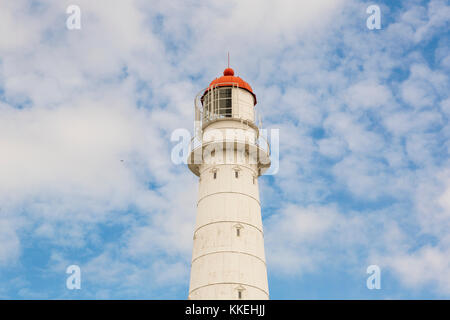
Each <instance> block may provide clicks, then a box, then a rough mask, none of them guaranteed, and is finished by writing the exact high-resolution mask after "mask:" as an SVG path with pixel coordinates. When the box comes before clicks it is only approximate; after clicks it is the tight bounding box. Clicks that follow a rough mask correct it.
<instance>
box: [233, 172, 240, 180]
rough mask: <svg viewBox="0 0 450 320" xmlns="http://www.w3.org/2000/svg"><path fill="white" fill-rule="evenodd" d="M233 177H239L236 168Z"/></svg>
mask: <svg viewBox="0 0 450 320" xmlns="http://www.w3.org/2000/svg"><path fill="white" fill-rule="evenodd" d="M234 177H235V178H236V179H237V178H239V171H237V170H236V171H235V172H234Z"/></svg>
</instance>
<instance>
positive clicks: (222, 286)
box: [188, 89, 269, 300]
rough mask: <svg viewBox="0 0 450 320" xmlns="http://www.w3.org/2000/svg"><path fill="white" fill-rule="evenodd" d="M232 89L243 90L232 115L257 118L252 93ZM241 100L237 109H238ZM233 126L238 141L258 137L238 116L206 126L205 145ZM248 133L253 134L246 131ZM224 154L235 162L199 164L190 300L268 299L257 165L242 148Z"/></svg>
mask: <svg viewBox="0 0 450 320" xmlns="http://www.w3.org/2000/svg"><path fill="white" fill-rule="evenodd" d="M233 90H239V94H235V92H233V114H239V115H240V118H243V117H245V118H246V119H248V120H250V119H251V120H253V119H254V111H253V110H254V106H253V97H252V96H251V94H250V93H248V92H247V91H245V90H242V89H233ZM238 101H239V102H240V103H239V110H235V109H234V108H235V107H236V105H235V103H236V102H238ZM230 129H232V130H231V132H234V134H232V136H231V138H234V139H237V140H239V139H240V138H241V137H242V135H243V134H244V135H247V136H250V137H251V136H256V135H257V132H256V130H257V129H255V128H254V127H252V126H248V125H245V124H243V123H242V122H241V121H240V120H238V119H235V120H233V119H226V120H219V121H215V122H212V123H210V124H209V125H208V126H207V127H206V128H204V132H203V135H204V137H205V139H204V140H203V143H204V144H205V143H207V142H211V141H217V140H218V139H217V137H214V135H212V137H211V135H210V137H209V139H208V138H207V136H208V134H209V132H211V131H212V130H222V131H225V130H228V132H227V134H228V139H229V138H230ZM248 131H250V132H251V133H252V134H250V135H248V134H246V133H248ZM233 135H234V136H233ZM216 136H217V135H216ZM238 136H239V138H238ZM250 143H252V142H251V141H250ZM218 146H219V147H221V146H222V144H218ZM226 152H231V153H232V154H231V155H232V157H231V159H235V160H234V161H232V162H227V163H223V161H219V159H217V158H216V157H215V155H214V157H208V158H207V159H206V160H205V161H204V163H202V164H201V165H200V179H199V194H198V202H197V219H196V227H195V232H194V246H193V252H192V265H191V280H190V288H189V297H188V298H189V299H221V300H223V299H230V300H234V299H239V293H238V292H239V291H241V299H268V298H269V289H268V283H267V270H266V262H265V254H264V234H263V226H262V219H261V206H260V202H259V187H258V164H257V163H256V162H254V163H251V162H250V161H248V160H249V158H248V154H247V153H246V152H245V151H244V150H243V149H242V150H235V149H233V150H231V151H230V150H228V151H227V150H223V153H224V155H226ZM229 154H230V153H229ZM239 156H240V157H241V158H239ZM237 159H241V160H242V159H244V160H246V161H243V162H242V161H241V162H239V161H237ZM249 162H250V163H249ZM236 170H237V171H238V177H237V178H236V176H235V171H236ZM214 172H215V173H216V178H215V179H214ZM237 229H239V230H240V231H239V235H238V233H237Z"/></svg>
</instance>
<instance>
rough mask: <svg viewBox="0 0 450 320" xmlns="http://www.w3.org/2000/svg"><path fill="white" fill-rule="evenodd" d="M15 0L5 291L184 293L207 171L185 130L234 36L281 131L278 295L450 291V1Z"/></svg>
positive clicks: (269, 237) (4, 28)
mask: <svg viewBox="0 0 450 320" xmlns="http://www.w3.org/2000/svg"><path fill="white" fill-rule="evenodd" d="M70 4H77V5H78V6H79V7H80V9H81V29H80V30H68V29H67V28H66V19H67V17H68V15H67V14H66V8H67V7H68V6H69V5H70ZM372 4H376V5H379V7H380V8H381V29H380V30H369V29H368V28H367V27H366V19H367V18H368V16H369V15H368V14H367V13H366V8H367V7H368V6H369V5H372ZM0 8H1V10H0V298H1V299H47V298H48V299H55V298H57V299H58V298H59V299H110V298H115V299H136V298H140V299H186V297H187V291H188V286H189V272H190V269H189V265H190V258H191V250H192V233H193V228H194V222H195V203H196V196H197V180H196V178H195V177H194V176H193V175H192V173H190V171H189V170H188V169H187V167H186V166H185V165H175V164H173V163H172V161H171V157H170V154H171V150H172V148H173V147H174V143H173V142H171V140H170V136H171V133H172V132H173V131H174V130H175V129H179V128H186V129H188V130H190V131H192V129H193V117H194V115H193V99H194V96H195V94H196V93H197V92H198V91H199V90H201V89H202V88H204V87H206V86H207V85H208V84H209V82H210V81H211V80H213V79H214V78H215V77H218V76H220V75H221V73H222V71H223V69H224V68H225V67H226V62H227V55H226V53H227V52H228V51H229V52H230V54H231V67H233V68H234V70H235V73H236V74H237V75H238V76H240V77H242V78H244V79H245V80H246V81H248V82H249V83H250V85H251V86H252V87H253V89H254V92H255V93H256V95H257V97H258V104H257V106H256V108H257V110H258V112H260V113H261V114H262V118H263V127H265V128H268V129H272V128H273V129H279V132H280V146H279V154H280V166H279V171H278V172H277V173H276V174H275V175H271V176H263V177H262V178H260V188H261V189H260V192H261V199H262V215H263V224H264V231H265V247H266V259H267V265H268V277H269V290H270V297H271V298H272V299H335V298H342V299H399V298H405V299H436V298H447V299H448V298H450V234H449V232H448V230H450V162H449V157H448V155H449V147H450V144H449V136H450V128H449V125H448V120H449V116H450V97H449V76H448V75H449V70H450V54H449V52H450V50H449V47H450V43H449V17H450V6H449V5H448V2H447V1H439V0H432V1H415V0H411V1H378V2H364V1H355V0H335V1H331V0H323V1H305V3H302V2H300V1H277V2H275V1H256V0H255V1H225V2H224V1H203V2H202V1H194V0H193V1H179V2H171V3H170V4H169V3H168V2H167V1H156V0H155V1H103V0H101V1H100V0H99V1H95V2H94V1H77V3H72V2H65V1H2V2H1V4H0ZM122 160H123V161H122ZM72 264H76V265H79V266H80V268H81V273H82V284H81V286H82V288H81V290H68V289H67V288H66V279H67V277H68V275H67V274H66V273H65V270H66V268H67V267H68V266H69V265H72ZM369 265H378V266H379V267H380V269H381V289H380V290H368V289H367V287H366V279H367V277H368V274H367V273H366V269H367V267H368V266H369Z"/></svg>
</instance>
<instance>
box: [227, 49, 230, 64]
mask: <svg viewBox="0 0 450 320" xmlns="http://www.w3.org/2000/svg"><path fill="white" fill-rule="evenodd" d="M227 55H228V68H229V67H230V51H228V52H227Z"/></svg>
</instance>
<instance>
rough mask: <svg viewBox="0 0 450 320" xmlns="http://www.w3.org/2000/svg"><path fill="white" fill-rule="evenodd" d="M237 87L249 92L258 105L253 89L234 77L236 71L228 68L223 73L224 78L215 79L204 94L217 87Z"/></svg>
mask: <svg viewBox="0 0 450 320" xmlns="http://www.w3.org/2000/svg"><path fill="white" fill-rule="evenodd" d="M235 85H237V86H238V87H239V88H241V89H244V90H246V91H248V92H250V93H251V94H252V96H253V100H254V105H256V95H255V94H254V93H253V90H252V87H251V86H250V85H249V84H248V83H247V82H245V81H244V80H242V79H241V78H240V77H235V76H234V70H233V69H231V68H226V69H225V70H224V71H223V76H221V77H219V78H216V79H214V80H213V81H211V83H210V84H209V87H208V89H206V90H205V92H204V94H203V95H205V93H207V92H208V90H210V89H211V88H216V87H232V86H235ZM202 100H203V99H202Z"/></svg>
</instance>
